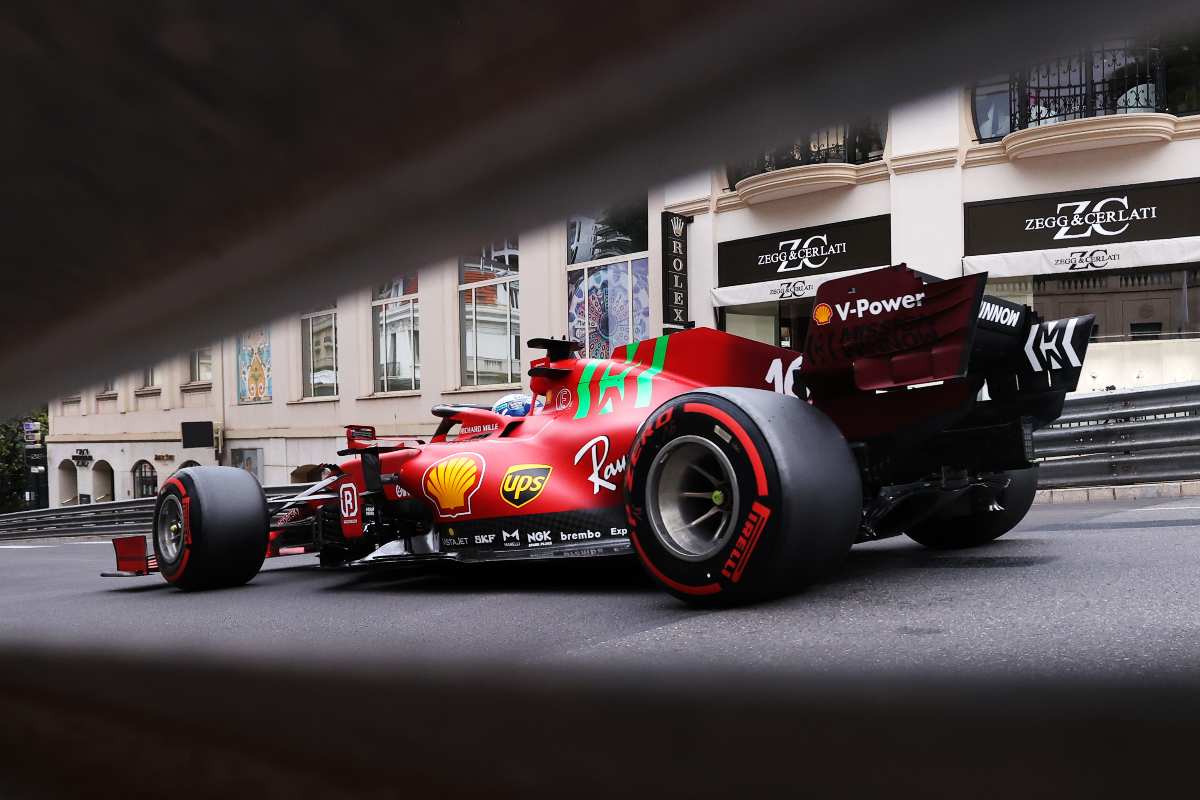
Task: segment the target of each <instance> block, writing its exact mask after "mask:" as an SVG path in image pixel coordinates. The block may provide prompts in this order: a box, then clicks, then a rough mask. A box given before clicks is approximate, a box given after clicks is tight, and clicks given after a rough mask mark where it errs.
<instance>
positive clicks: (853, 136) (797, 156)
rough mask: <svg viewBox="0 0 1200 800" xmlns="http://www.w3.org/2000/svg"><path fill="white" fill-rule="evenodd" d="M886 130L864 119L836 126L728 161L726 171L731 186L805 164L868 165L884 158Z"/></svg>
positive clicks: (877, 123) (882, 126)
mask: <svg viewBox="0 0 1200 800" xmlns="http://www.w3.org/2000/svg"><path fill="white" fill-rule="evenodd" d="M886 135H887V132H886V130H885V126H884V125H883V124H882V123H879V122H874V121H865V122H862V123H859V124H857V125H834V126H831V127H829V128H823V129H821V130H819V131H813V132H812V133H810V134H808V135H806V136H802V137H800V138H797V139H796V140H795V141H793V142H791V143H789V144H785V145H783V146H781V147H777V148H775V149H773V150H768V151H767V152H765V153H763V154H761V155H757V156H755V157H754V158H752V159H748V160H746V161H742V162H738V163H734V164H729V165H728V166H727V167H726V171H727V174H728V177H729V188H730V189H732V188H733V187H734V186H736V185H737V183H738V181H740V180H742V179H744V178H749V177H750V176H751V175H761V174H762V173H764V172H774V171H775V170H780V169H788V168H789V167H799V166H804V165H806V164H865V163H867V162H868V161H878V160H879V159H881V158H883V142H884V139H885V138H886Z"/></svg>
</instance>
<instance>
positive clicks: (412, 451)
mask: <svg viewBox="0 0 1200 800" xmlns="http://www.w3.org/2000/svg"><path fill="white" fill-rule="evenodd" d="M985 277H986V276H983V275H974V276H968V277H963V278H955V279H952V280H944V281H938V280H935V279H932V278H928V276H922V275H921V274H919V273H917V272H914V271H912V270H909V269H907V268H905V267H904V265H900V266H898V267H889V268H885V269H881V270H876V271H872V272H867V273H861V274H857V275H853V276H850V277H845V278H840V279H836V280H831V281H829V282H826V283H824V284H823V285H821V286H820V288H819V290H818V294H817V297H816V300H815V304H814V307H813V312H812V320H811V323H810V325H809V328H808V334H807V338H806V342H805V347H804V351H803V355H800V354H797V353H796V352H795V351H792V350H787V349H782V348H779V347H773V346H770V345H766V344H762V343H759V342H754V341H750V340H747V339H742V338H740V337H737V336H733V335H730V334H727V333H722V332H719V331H715V330H711V329H693V330H687V331H683V332H680V333H676V334H673V335H671V336H661V337H659V338H656V339H648V340H646V341H642V342H637V343H633V344H629V345H627V346H624V347H618V348H617V349H616V350H615V351H614V352H613V354H612V357H611V358H607V359H582V358H577V357H576V356H575V351H576V350H577V346H576V345H575V344H574V343H573V342H569V341H565V340H550V339H534V340H533V341H531V342H530V343H529V346H530V347H532V348H540V349H544V350H545V351H546V356H545V357H544V358H539V359H537V360H536V361H534V362H533V366H532V368H531V369H530V371H529V375H530V378H531V381H530V384H531V388H532V390H533V392H534V393H535V395H541V396H543V397H544V398H545V406H544V407H543V408H541V409H538V410H536V411H534V412H533V413H531V414H529V415H527V416H524V417H516V418H514V417H508V416H502V415H500V414H497V413H495V412H493V411H492V410H490V409H488V408H482V407H475V406H462V405H455V406H450V405H442V406H437V407H435V408H434V409H433V413H434V415H436V416H437V417H439V418H441V424H440V426H439V427H438V429H437V432H436V433H435V434H434V435H433V436H432V437H431V438H430V439H429V440H428V441H419V440H416V439H395V440H389V439H387V438H385V437H381V436H376V434H375V432H374V430H373V429H371V428H369V427H363V426H350V427H348V428H347V429H346V439H347V442H346V445H347V446H346V449H345V450H342V451H341V452H340V453H339V455H341V456H344V457H345V460H344V461H343V462H342V463H341V464H339V465H328V466H327V467H326V468H325V469H326V472H327V477H325V478H324V479H323V480H321V481H319V482H318V483H316V484H314V485H313V486H311V487H310V488H308V489H307V490H305V491H304V492H302V493H300V494H297V495H295V496H292V497H287V498H282V499H272V500H271V501H270V502H268V500H267V499H266V498H265V497H264V495H263V491H262V489H261V488H260V487H259V485H258V483H257V481H255V479H254V478H253V477H252V476H251V475H250V474H249V473H246V472H243V471H241V470H238V469H234V468H230V467H196V468H191V469H183V470H180V471H179V472H178V473H176V474H175V475H174V476H173V477H172V478H171V479H170V480H168V481H167V483H166V485H165V486H164V487H163V488H162V490H161V491H160V493H159V496H158V501H157V505H156V510H155V522H154V534H153V549H154V554H153V556H148V555H147V553H146V544H145V540H144V539H143V537H141V536H133V537H123V538H120V539H117V540H115V542H114V544H115V546H116V549H117V555H118V573H117V574H121V575H145V574H147V573H149V572H153V571H160V572H161V573H162V575H163V577H164V578H166V579H167V580H168V581H169V582H171V583H173V584H174V585H176V586H178V587H179V588H181V589H200V588H211V587H219V586H229V585H235V584H241V583H244V582H246V581H248V580H250V579H251V578H253V577H254V575H255V574H256V573H257V572H258V570H259V568H260V567H261V566H262V563H263V558H264V556H266V557H270V556H275V555H284V554H292V553H300V552H310V553H317V554H319V557H320V561H321V564H323V565H329V566H337V565H368V564H379V563H387V564H395V563H419V562H431V561H443V560H450V561H487V560H502V559H534V558H552V557H565V556H603V555H614V554H627V553H631V552H632V553H634V554H636V557H637V558H638V559H639V560H640V561H641V563H642V564H643V565H644V567H645V569H646V570H647V572H649V573H650V575H652V576H653V578H654V580H655V581H657V582H658V584H660V585H661V586H662V587H663V588H664V589H665V590H667V591H668V592H671V593H672V594H674V595H676V596H678V597H680V598H682V599H684V600H686V601H689V602H693V603H696V604H706V605H712V604H724V603H730V602H738V601H742V600H746V599H750V598H757V597H762V596H767V595H772V594H777V593H780V592H785V591H788V590H791V589H794V588H796V587H798V586H800V585H802V584H803V583H804V582H806V581H809V580H811V579H813V578H815V577H818V576H820V575H821V574H823V573H824V572H826V571H827V570H829V569H830V568H831V567H832V566H834V565H835V564H836V563H837V562H838V561H839V560H840V559H841V558H842V557H843V556H845V554H846V552H847V551H848V550H849V548H850V546H851V545H852V544H853V543H855V542H857V541H864V540H871V539H879V538H883V537H887V536H894V535H897V534H900V533H905V534H907V535H909V536H910V537H912V538H913V539H915V540H917V541H918V542H921V543H922V544H925V545H928V546H931V547H959V546H970V545H977V544H981V543H984V542H987V541H990V540H992V539H995V538H996V537H998V536H1000V535H1002V534H1004V533H1005V532H1006V531H1008V530H1009V529H1011V528H1012V527H1013V526H1015V525H1016V524H1017V523H1018V522H1019V521H1020V520H1021V518H1022V517H1023V516H1024V515H1025V513H1026V512H1027V511H1028V509H1029V506H1030V504H1031V503H1032V500H1033V494H1034V489H1035V486H1036V480H1037V478H1036V467H1034V465H1033V464H1032V463H1031V458H1032V456H1033V452H1032V437H1031V434H1032V431H1033V430H1034V429H1035V428H1037V427H1039V426H1041V425H1045V424H1047V423H1049V422H1051V421H1053V420H1054V419H1056V418H1057V417H1058V415H1059V414H1060V413H1061V411H1062V402H1063V397H1064V394H1065V393H1066V392H1068V391H1070V390H1072V389H1074V388H1075V385H1076V382H1077V380H1078V378H1079V372H1080V367H1081V366H1082V359H1083V357H1084V353H1085V351H1086V349H1087V344H1088V339H1089V334H1090V332H1091V328H1092V324H1093V319H1092V317H1090V316H1086V317H1075V318H1071V319H1066V320H1055V321H1051V322H1042V321H1040V320H1038V319H1037V318H1036V317H1035V315H1034V314H1033V312H1032V311H1031V309H1029V308H1028V307H1027V306H1020V305H1015V304H1013V303H1009V302H1007V301H1004V300H999V299H996V298H990V297H988V298H985V297H984V296H983V286H984V281H985Z"/></svg>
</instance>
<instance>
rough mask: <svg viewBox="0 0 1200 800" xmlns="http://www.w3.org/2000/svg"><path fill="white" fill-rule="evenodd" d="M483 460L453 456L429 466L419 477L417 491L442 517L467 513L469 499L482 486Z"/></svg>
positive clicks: (474, 454)
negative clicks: (423, 493)
mask: <svg viewBox="0 0 1200 800" xmlns="http://www.w3.org/2000/svg"><path fill="white" fill-rule="evenodd" d="M484 466H485V465H484V461H483V456H481V455H479V454H478V453H455V454H453V455H449V456H446V457H444V458H440V459H438V460H437V461H435V462H433V463H432V464H430V465H429V468H428V469H426V470H425V474H424V475H423V476H422V477H421V489H422V490H423V491H424V492H425V496H426V497H428V498H429V499H430V500H432V501H433V503H434V505H436V506H437V509H438V513H440V514H441V515H442V516H443V517H461V516H464V515H466V514H470V513H471V497H473V496H474V494H475V492H477V491H479V487H480V486H481V485H482V484H483V470H484Z"/></svg>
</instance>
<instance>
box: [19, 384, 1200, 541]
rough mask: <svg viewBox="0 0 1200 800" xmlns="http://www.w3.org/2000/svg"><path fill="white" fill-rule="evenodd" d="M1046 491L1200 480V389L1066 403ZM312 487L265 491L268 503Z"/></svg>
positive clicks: (84, 525) (1044, 473)
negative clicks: (1079, 487) (1078, 487)
mask: <svg viewBox="0 0 1200 800" xmlns="http://www.w3.org/2000/svg"><path fill="white" fill-rule="evenodd" d="M1033 442H1034V450H1035V452H1036V453H1037V457H1038V459H1039V461H1040V463H1041V471H1040V477H1039V480H1038V485H1039V486H1040V487H1041V488H1044V489H1067V488H1072V487H1076V486H1119V485H1124V484H1131V483H1151V482H1155V481H1174V480H1192V479H1196V478H1200V383H1185V384H1176V385H1172V386H1156V387H1154V388H1150V389H1136V390H1130V391H1122V392H1097V393H1094V394H1081V395H1075V396H1074V397H1068V398H1067V401H1066V403H1065V405H1064V407H1063V413H1062V416H1061V417H1059V419H1058V421H1057V422H1055V423H1054V424H1053V425H1051V426H1049V427H1047V428H1043V429H1042V430H1040V431H1037V432H1035V433H1034V435H1033ZM311 485H312V484H311V483H293V484H286V485H282V486H265V487H263V489H264V491H265V492H266V493H267V497H268V498H270V497H283V496H288V495H292V494H296V493H299V492H301V491H303V490H304V489H306V488H307V487H309V486H311ZM153 516H154V498H153V497H148V498H142V499H139V500H118V501H115V502H109V503H94V504H91V505H83V506H65V507H59V508H46V509H40V510H37V511H19V512H17V513H15V514H3V515H0V539H31V538H42V537H55V536H58V537H64V536H92V535H107V534H114V533H129V534H133V533H141V534H149V533H150V528H151V524H152V522H153V519H152V517H153Z"/></svg>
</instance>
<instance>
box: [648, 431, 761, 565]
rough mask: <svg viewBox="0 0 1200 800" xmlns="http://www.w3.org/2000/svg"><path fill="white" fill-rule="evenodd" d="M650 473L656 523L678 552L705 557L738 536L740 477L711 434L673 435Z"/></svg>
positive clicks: (683, 555)
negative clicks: (705, 437) (713, 441)
mask: <svg viewBox="0 0 1200 800" xmlns="http://www.w3.org/2000/svg"><path fill="white" fill-rule="evenodd" d="M647 477H648V481H647V500H648V503H647V505H648V506H649V511H650V514H649V516H650V528H651V530H652V531H653V532H654V536H655V538H657V539H658V541H659V542H660V543H661V544H662V545H663V547H665V548H667V549H668V550H670V551H671V553H672V554H674V555H675V556H676V557H678V558H682V559H684V560H685V561H703V560H705V559H707V558H711V557H712V556H713V555H714V554H716V553H717V552H719V551H720V550H721V548H723V547H724V546H725V545H726V544H727V543H728V542H729V540H730V539H731V538H732V537H733V533H734V525H735V523H736V520H737V518H738V504H739V495H738V486H737V476H736V475H735V473H734V471H733V464H731V463H730V461H729V457H728V456H726V455H725V453H724V452H722V451H721V449H720V448H718V447H717V446H716V445H715V444H713V443H712V442H710V441H709V440H708V439H704V438H702V437H700V436H680V437H677V438H675V439H672V440H671V441H670V442H668V443H667V445H666V446H665V447H663V449H662V450H661V451H659V453H658V455H657V456H656V457H655V459H654V461H653V462H651V464H650V470H649V474H648V476H647Z"/></svg>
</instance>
